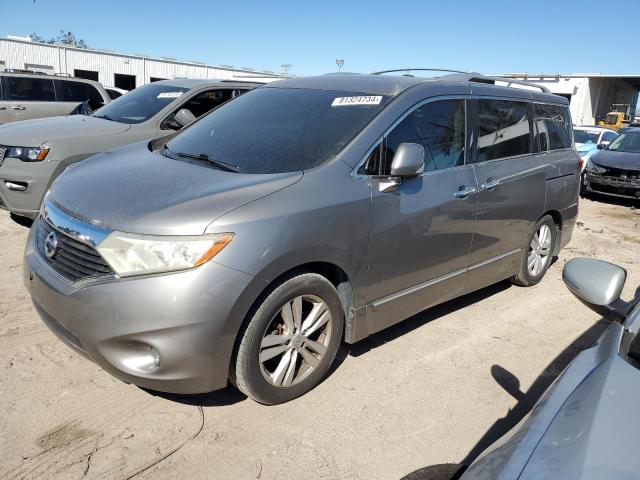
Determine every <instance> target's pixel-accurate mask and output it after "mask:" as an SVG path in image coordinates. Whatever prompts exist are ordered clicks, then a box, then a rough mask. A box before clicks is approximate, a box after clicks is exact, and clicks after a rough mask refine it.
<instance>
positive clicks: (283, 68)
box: [280, 63, 293, 75]
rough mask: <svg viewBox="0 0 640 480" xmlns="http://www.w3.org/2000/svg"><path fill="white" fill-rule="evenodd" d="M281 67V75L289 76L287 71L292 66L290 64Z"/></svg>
mask: <svg viewBox="0 0 640 480" xmlns="http://www.w3.org/2000/svg"><path fill="white" fill-rule="evenodd" d="M280 66H281V67H282V74H283V75H289V69H290V68H291V67H292V66H293V65H291V64H290V63H283V64H282V65H280Z"/></svg>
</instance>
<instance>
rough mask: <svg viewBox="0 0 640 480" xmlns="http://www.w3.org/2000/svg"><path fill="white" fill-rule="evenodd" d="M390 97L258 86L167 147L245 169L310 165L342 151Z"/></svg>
mask: <svg viewBox="0 0 640 480" xmlns="http://www.w3.org/2000/svg"><path fill="white" fill-rule="evenodd" d="M388 100H389V99H388V97H384V96H371V95H367V94H365V93H354V92H341V91H335V90H311V89H291V88H273V87H263V88H258V89H256V90H253V91H251V92H248V93H245V94H244V95H242V96H241V97H239V98H237V99H235V100H233V101H231V102H229V103H227V104H225V105H223V106H222V107H220V108H218V109H217V110H215V111H213V112H212V113H210V114H209V115H207V116H206V117H204V118H202V119H201V120H199V121H198V122H197V123H195V124H194V125H192V126H191V127H189V128H187V129H186V130H185V131H184V132H183V133H181V134H179V135H178V136H177V137H176V138H174V139H173V140H172V141H171V142H169V144H168V149H169V151H170V152H171V153H173V154H174V155H175V154H177V155H183V156H184V155H189V156H194V157H201V158H203V159H205V158H206V159H209V160H210V161H212V162H224V163H226V164H229V165H233V166H235V167H237V171H239V172H242V173H283V172H292V171H299V170H305V169H309V168H313V167H316V166H318V165H320V164H322V163H323V162H325V161H327V160H329V159H330V158H332V157H334V156H335V155H336V154H337V153H339V152H340V151H341V150H342V149H343V148H344V147H345V145H347V144H348V143H349V142H350V141H351V140H352V139H353V138H354V137H355V136H356V135H357V134H358V132H360V131H361V130H362V129H363V128H364V127H365V126H366V125H367V123H369V121H371V119H372V118H373V117H374V116H375V115H376V114H377V113H378V112H379V111H380V110H382V108H383V107H384V106H385V105H386V103H387V102H388Z"/></svg>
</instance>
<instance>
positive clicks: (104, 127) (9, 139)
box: [0, 115, 131, 147]
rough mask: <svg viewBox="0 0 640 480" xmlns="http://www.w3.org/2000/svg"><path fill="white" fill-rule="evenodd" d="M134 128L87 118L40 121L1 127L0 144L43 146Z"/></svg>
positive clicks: (71, 116) (43, 119) (26, 121)
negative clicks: (57, 141) (69, 139)
mask: <svg viewBox="0 0 640 480" xmlns="http://www.w3.org/2000/svg"><path fill="white" fill-rule="evenodd" d="M129 128H131V125H128V124H125V123H118V122H111V121H109V120H105V119H103V118H96V117H91V116H87V115H69V116H67V117H47V118H36V119H34V120H24V121H22V122H15V123H7V124H5V125H2V126H0V145H16V146H20V147H39V146H40V145H42V144H43V143H45V142H47V141H51V140H64V139H67V138H74V137H80V136H98V135H115V134H118V133H122V132H125V131H127V130H128V129H129Z"/></svg>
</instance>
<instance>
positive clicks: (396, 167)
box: [390, 143, 426, 177]
mask: <svg viewBox="0 0 640 480" xmlns="http://www.w3.org/2000/svg"><path fill="white" fill-rule="evenodd" d="M425 154H426V150H425V149H424V147H423V146H422V145H420V144H419V143H401V144H400V145H398V149H397V150H396V154H395V155H394V157H393V162H391V172H390V173H391V176H392V177H414V176H416V175H418V174H419V173H421V172H422V171H423V170H424V160H425Z"/></svg>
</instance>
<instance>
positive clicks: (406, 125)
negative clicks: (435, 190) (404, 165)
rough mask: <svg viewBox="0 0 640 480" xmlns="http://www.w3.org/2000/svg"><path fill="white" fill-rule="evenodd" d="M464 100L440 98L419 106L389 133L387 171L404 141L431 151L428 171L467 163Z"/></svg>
mask: <svg viewBox="0 0 640 480" xmlns="http://www.w3.org/2000/svg"><path fill="white" fill-rule="evenodd" d="M464 106H465V103H464V100H439V101H436V102H430V103H425V104H424V105H422V106H421V107H418V108H416V109H415V110H414V111H413V112H412V113H411V114H409V115H408V116H407V117H406V118H405V119H404V120H402V121H401V122H400V123H399V124H398V125H397V126H396V127H395V128H394V129H393V130H392V131H391V132H390V133H389V135H387V139H386V144H385V147H384V149H383V150H384V152H383V153H384V167H383V169H382V173H383V174H385V175H386V174H388V173H389V172H390V170H391V162H392V161H393V157H394V155H395V152H396V150H397V149H398V146H399V145H400V144H401V143H419V144H420V145H422V146H424V148H425V151H427V152H428V153H430V154H431V158H429V155H426V157H425V165H424V170H425V172H428V171H431V170H441V169H443V168H450V167H455V166H457V165H462V164H463V163H464V145H465V108H464Z"/></svg>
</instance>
